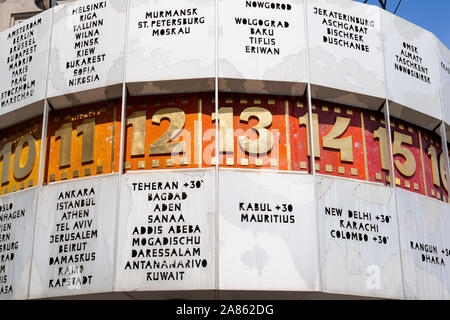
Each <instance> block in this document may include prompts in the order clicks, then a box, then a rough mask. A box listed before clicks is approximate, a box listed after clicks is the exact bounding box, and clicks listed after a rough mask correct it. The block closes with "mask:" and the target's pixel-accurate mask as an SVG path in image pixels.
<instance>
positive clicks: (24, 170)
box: [0, 134, 36, 185]
mask: <svg viewBox="0 0 450 320" xmlns="http://www.w3.org/2000/svg"><path fill="white" fill-rule="evenodd" d="M25 145H28V154H27V159H26V161H25V165H24V166H21V164H20V158H21V156H22V151H23V149H24V147H25ZM11 153H12V142H8V143H7V144H5V145H4V146H3V149H2V150H1V151H0V160H1V159H3V165H2V176H1V184H2V185H3V184H6V183H8V182H9V169H10V165H11V163H10V162H11ZM35 160H36V139H35V138H34V137H33V136H32V135H29V134H28V135H26V136H24V137H23V138H22V139H20V141H19V143H18V144H17V146H16V150H15V151H14V160H13V175H14V177H15V178H16V179H23V178H25V177H26V176H27V175H29V174H30V173H31V171H32V170H33V167H34V162H35Z"/></svg>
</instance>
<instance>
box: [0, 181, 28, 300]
mask: <svg viewBox="0 0 450 320" xmlns="http://www.w3.org/2000/svg"><path fill="white" fill-rule="evenodd" d="M35 200H36V188H33V189H32V190H25V191H20V192H17V193H14V194H12V195H8V196H2V197H0V240H1V241H0V300H3V299H26V298H27V296H28V282H29V280H30V266H31V250H32V246H33V237H32V234H33V223H34V208H35Z"/></svg>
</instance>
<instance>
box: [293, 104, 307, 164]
mask: <svg viewBox="0 0 450 320" xmlns="http://www.w3.org/2000/svg"><path fill="white" fill-rule="evenodd" d="M306 114H308V104H307V101H306V98H298V99H291V100H290V101H289V138H290V141H291V144H290V149H291V168H292V170H296V171H305V172H311V169H310V168H311V162H310V161H311V160H310V156H309V155H308V136H309V132H308V130H307V128H306V126H305V125H299V118H300V117H302V116H304V115H306ZM308 123H309V120H308ZM305 166H306V168H305Z"/></svg>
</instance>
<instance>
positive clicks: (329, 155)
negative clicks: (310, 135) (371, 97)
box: [312, 100, 366, 180]
mask: <svg viewBox="0 0 450 320" xmlns="http://www.w3.org/2000/svg"><path fill="white" fill-rule="evenodd" d="M312 103H313V113H316V114H318V118H319V136H320V159H317V158H316V172H317V173H321V174H327V175H335V176H341V177H348V178H352V179H361V180H365V179H366V171H365V162H364V142H363V132H362V127H361V111H360V110H358V109H355V108H351V107H347V106H343V105H340V104H335V103H330V102H323V101H318V100H313V102H312ZM337 117H343V118H348V119H350V123H349V126H348V128H347V130H346V131H345V132H344V133H343V134H342V135H341V136H339V137H337V138H338V139H343V138H346V137H352V147H353V162H347V161H341V152H340V151H339V150H338V149H331V148H327V147H324V146H323V137H324V136H326V135H327V134H328V133H329V132H330V131H331V130H332V128H333V126H334V125H335V122H336V119H337ZM317 164H319V170H318V168H317ZM327 166H329V167H330V168H331V169H332V172H328V171H327ZM339 167H342V168H344V173H339ZM352 172H353V173H352Z"/></svg>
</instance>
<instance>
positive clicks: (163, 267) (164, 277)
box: [116, 170, 216, 291]
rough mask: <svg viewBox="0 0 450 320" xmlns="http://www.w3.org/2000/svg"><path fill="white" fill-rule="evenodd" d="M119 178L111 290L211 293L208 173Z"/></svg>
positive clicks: (212, 210) (212, 263)
mask: <svg viewBox="0 0 450 320" xmlns="http://www.w3.org/2000/svg"><path fill="white" fill-rule="evenodd" d="M122 178H123V179H122V189H121V199H120V216H119V230H118V232H119V235H118V246H117V276H116V290H117V291H153V290H207V289H214V288H215V270H216V266H215V247H216V246H215V201H214V199H215V196H214V195H215V191H214V190H215V188H214V184H215V179H214V170H187V171H178V170H177V171H160V172H148V173H144V174H143V173H127V174H125V175H123V176H122Z"/></svg>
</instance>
